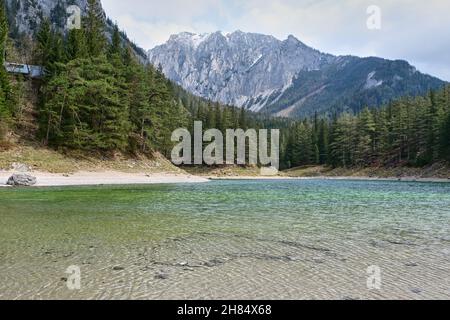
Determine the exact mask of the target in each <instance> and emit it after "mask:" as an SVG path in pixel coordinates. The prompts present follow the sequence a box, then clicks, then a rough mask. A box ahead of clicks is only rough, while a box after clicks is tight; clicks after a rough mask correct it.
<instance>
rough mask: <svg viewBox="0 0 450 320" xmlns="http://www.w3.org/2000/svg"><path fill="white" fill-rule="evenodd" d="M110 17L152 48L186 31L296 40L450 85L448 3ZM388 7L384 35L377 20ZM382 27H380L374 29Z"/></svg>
mask: <svg viewBox="0 0 450 320" xmlns="http://www.w3.org/2000/svg"><path fill="white" fill-rule="evenodd" d="M102 3H103V6H104V8H105V11H106V13H107V14H108V16H110V17H111V19H112V20H115V21H117V22H118V23H119V26H120V27H121V28H122V29H124V30H125V31H126V32H127V34H128V36H129V37H130V38H131V39H133V40H134V41H135V42H136V43H137V44H138V45H140V46H141V47H143V48H145V49H151V48H153V47H154V46H156V45H158V44H161V43H164V42H165V41H167V39H168V38H169V36H170V35H171V34H174V33H179V32H182V31H190V32H195V33H206V32H214V31H218V30H220V31H223V32H232V31H235V30H241V31H245V32H257V33H263V34H270V35H273V36H275V37H277V38H279V39H285V38H286V37H287V36H288V35H289V34H292V35H294V36H296V37H297V38H298V39H300V40H301V41H303V42H304V43H306V44H308V45H310V46H312V47H314V48H316V49H319V50H321V51H323V52H327V53H332V54H352V55H358V56H380V57H383V58H389V59H405V60H408V61H409V62H411V63H412V64H413V65H415V66H416V67H417V68H418V69H419V70H421V71H423V72H425V73H429V74H432V75H435V76H438V77H440V78H442V79H444V80H448V81H450V1H448V0H426V1H423V0H396V1H392V0H340V1H336V0H272V1H262V0H128V1H123V0H102ZM373 5H375V6H377V7H378V8H380V13H381V14H380V17H381V20H380V22H381V25H380V27H381V28H380V29H378V28H376V29H369V28H368V26H367V25H368V23H367V22H368V19H370V20H369V22H371V23H369V25H371V26H375V27H377V21H378V19H377V17H378V15H377V13H375V12H374V11H370V10H369V11H370V13H369V14H368V13H367V11H368V8H369V7H370V6H373ZM374 23H375V24H374Z"/></svg>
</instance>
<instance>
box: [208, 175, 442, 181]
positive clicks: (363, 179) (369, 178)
mask: <svg viewBox="0 0 450 320" xmlns="http://www.w3.org/2000/svg"><path fill="white" fill-rule="evenodd" d="M209 179H210V180H361V181H399V182H445V183H450V179H444V178H417V177H402V178H398V177H380V178H378V177H364V176H357V177H352V176H340V177H339V176H333V177H327V176H317V177H289V176H273V177H254V176H247V177H246V176H240V177H238V176H236V177H232V176H231V177H214V176H212V177H209Z"/></svg>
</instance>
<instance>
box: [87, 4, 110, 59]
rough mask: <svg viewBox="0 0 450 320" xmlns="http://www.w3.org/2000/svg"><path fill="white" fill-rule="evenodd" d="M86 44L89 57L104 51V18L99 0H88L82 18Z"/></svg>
mask: <svg viewBox="0 0 450 320" xmlns="http://www.w3.org/2000/svg"><path fill="white" fill-rule="evenodd" d="M84 30H85V37H86V45H87V49H88V53H89V56H90V57H97V56H99V55H101V54H104V53H105V50H106V37H105V19H104V14H103V10H102V7H101V4H100V1H99V0H88V10H87V15H86V18H85V19H84Z"/></svg>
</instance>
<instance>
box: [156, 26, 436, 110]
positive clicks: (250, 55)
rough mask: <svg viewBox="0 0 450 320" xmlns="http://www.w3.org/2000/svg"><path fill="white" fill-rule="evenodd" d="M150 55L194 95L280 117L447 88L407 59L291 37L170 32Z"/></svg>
mask: <svg viewBox="0 0 450 320" xmlns="http://www.w3.org/2000/svg"><path fill="white" fill-rule="evenodd" d="M148 57H149V61H150V62H151V63H152V64H154V65H155V66H161V68H162V71H163V72H164V74H165V75H166V76H167V77H168V78H169V79H171V80H173V81H175V82H177V83H178V84H180V85H181V86H183V87H184V88H185V89H187V90H189V91H190V92H192V93H194V94H196V95H200V96H202V97H204V98H207V99H211V100H214V101H220V102H222V103H225V104H230V105H235V106H239V107H245V108H247V109H250V110H253V111H267V112H270V113H272V114H276V115H278V116H283V117H290V116H303V115H310V114H313V113H315V112H316V111H320V112H321V113H326V112H331V111H334V110H337V109H340V110H341V109H346V108H348V109H353V110H357V109H360V108H361V107H362V106H363V105H365V104H366V105H380V104H383V103H386V102H387V101H389V100H390V99H392V98H396V97H399V96H402V95H415V94H424V93H426V91H427V90H429V89H430V88H437V87H439V86H441V85H443V83H444V82H442V81H440V80H439V79H436V78H433V77H430V76H427V75H423V74H421V73H419V72H417V71H416V70H415V69H414V67H412V66H410V65H409V64H408V63H406V62H404V61H388V60H384V59H379V58H366V59H362V58H357V57H350V56H348V57H336V56H333V55H330V54H325V53H321V52H319V51H317V50H315V49H313V48H310V47H308V46H306V45H305V44H303V43H302V42H301V41H299V40H298V39H296V38H295V37H294V36H289V37H288V38H287V39H286V40H284V41H280V40H278V39H276V38H274V37H271V36H267V35H261V34H253V33H244V32H241V31H237V32H234V33H231V34H226V35H225V34H222V33H221V32H216V33H212V34H204V35H197V34H192V33H181V34H178V35H173V36H171V37H170V39H169V40H168V41H167V42H166V43H165V44H163V45H161V46H158V47H155V48H154V49H152V50H150V51H149V53H148Z"/></svg>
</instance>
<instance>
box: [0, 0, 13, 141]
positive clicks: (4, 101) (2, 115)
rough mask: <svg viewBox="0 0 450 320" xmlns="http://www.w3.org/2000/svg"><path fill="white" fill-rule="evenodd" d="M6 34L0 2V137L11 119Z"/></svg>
mask: <svg viewBox="0 0 450 320" xmlns="http://www.w3.org/2000/svg"><path fill="white" fill-rule="evenodd" d="M7 35H8V21H7V18H6V10H5V3H4V2H2V3H1V4H0V139H2V138H3V136H4V135H5V133H6V131H7V125H8V123H9V121H10V120H11V119H10V118H11V115H12V114H11V107H10V105H9V101H8V98H9V95H10V86H9V81H8V76H7V74H6V71H5V68H4V67H3V64H4V62H5V61H4V57H5V50H6V38H7Z"/></svg>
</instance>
